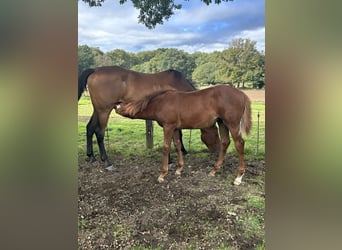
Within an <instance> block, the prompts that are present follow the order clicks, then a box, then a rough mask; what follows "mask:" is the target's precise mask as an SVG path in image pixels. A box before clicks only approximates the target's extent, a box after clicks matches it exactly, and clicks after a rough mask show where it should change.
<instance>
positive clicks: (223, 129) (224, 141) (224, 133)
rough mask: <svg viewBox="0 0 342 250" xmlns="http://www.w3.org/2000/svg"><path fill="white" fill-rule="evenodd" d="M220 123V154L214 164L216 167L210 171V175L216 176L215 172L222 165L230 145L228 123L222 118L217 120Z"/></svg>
mask: <svg viewBox="0 0 342 250" xmlns="http://www.w3.org/2000/svg"><path fill="white" fill-rule="evenodd" d="M217 123H218V125H219V133H220V137H221V146H220V154H219V157H218V159H217V161H216V163H215V165H214V168H213V169H212V170H211V171H210V173H209V174H210V175H211V176H214V175H215V173H216V172H217V171H218V170H219V169H220V168H221V167H222V164H223V160H224V158H225V156H226V153H227V149H228V146H229V144H230V139H229V131H228V128H227V126H226V125H224V124H223V122H222V121H221V120H219V121H217Z"/></svg>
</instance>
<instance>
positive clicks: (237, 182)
mask: <svg viewBox="0 0 342 250" xmlns="http://www.w3.org/2000/svg"><path fill="white" fill-rule="evenodd" d="M233 184H234V185H235V186H239V185H240V184H241V180H239V179H238V178H236V179H235V180H234V182H233Z"/></svg>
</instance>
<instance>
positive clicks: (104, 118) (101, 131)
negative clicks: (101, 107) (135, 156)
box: [95, 111, 113, 171]
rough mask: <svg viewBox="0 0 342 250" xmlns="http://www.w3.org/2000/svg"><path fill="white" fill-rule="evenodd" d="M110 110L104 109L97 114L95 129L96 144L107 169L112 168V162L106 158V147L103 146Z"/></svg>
mask: <svg viewBox="0 0 342 250" xmlns="http://www.w3.org/2000/svg"><path fill="white" fill-rule="evenodd" d="M109 114H110V111H104V112H101V113H99V114H98V117H99V119H98V124H97V125H98V126H97V127H96V129H95V134H96V138H97V144H98V145H99V149H100V155H101V160H102V161H104V165H105V168H106V169H107V170H109V171H111V170H113V165H112V163H111V162H110V161H109V160H108V156H107V153H106V149H105V146H104V135H105V129H106V126H107V122H108V118H109Z"/></svg>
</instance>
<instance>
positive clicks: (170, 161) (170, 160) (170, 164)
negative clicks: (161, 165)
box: [168, 129, 188, 167]
mask: <svg viewBox="0 0 342 250" xmlns="http://www.w3.org/2000/svg"><path fill="white" fill-rule="evenodd" d="M177 131H179V132H177V133H178V134H179V136H178V138H179V141H180V145H181V151H182V153H183V155H187V154H188V151H186V149H185V147H184V144H183V134H182V130H180V129H179V130H177ZM168 163H169V167H171V166H172V165H173V162H172V159H171V155H170V154H169V161H168Z"/></svg>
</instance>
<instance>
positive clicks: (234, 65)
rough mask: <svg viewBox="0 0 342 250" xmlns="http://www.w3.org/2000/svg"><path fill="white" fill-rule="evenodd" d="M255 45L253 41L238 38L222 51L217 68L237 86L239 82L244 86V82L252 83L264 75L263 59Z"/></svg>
mask: <svg viewBox="0 0 342 250" xmlns="http://www.w3.org/2000/svg"><path fill="white" fill-rule="evenodd" d="M255 45H256V42H255V41H251V40H250V39H242V38H239V39H235V40H233V41H232V42H231V43H230V47H229V48H228V49H226V50H224V51H222V61H221V63H220V66H219V68H220V69H221V70H222V74H225V75H226V76H227V77H228V79H229V80H230V81H232V82H233V83H235V84H236V86H237V87H238V88H240V84H242V88H244V87H245V83H246V82H252V83H253V85H254V83H255V82H257V81H259V80H260V77H262V75H264V63H263V62H264V59H263V56H262V55H261V53H260V52H259V51H258V50H257V49H256V46H255ZM257 78H259V79H257Z"/></svg>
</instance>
